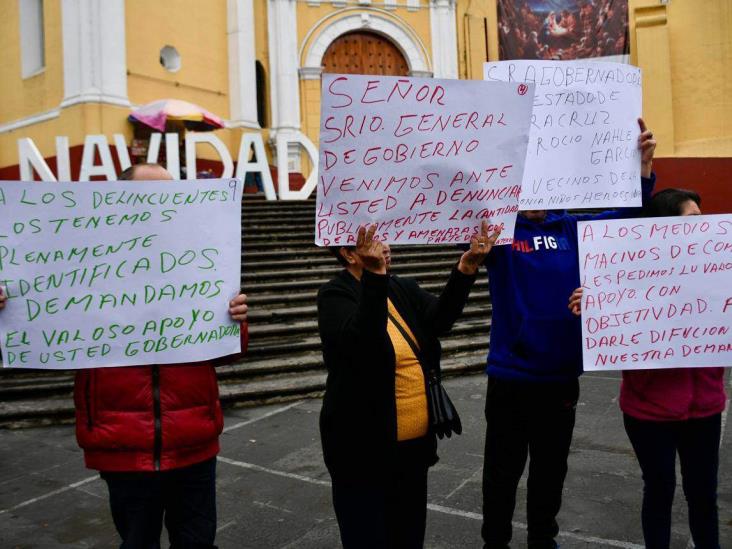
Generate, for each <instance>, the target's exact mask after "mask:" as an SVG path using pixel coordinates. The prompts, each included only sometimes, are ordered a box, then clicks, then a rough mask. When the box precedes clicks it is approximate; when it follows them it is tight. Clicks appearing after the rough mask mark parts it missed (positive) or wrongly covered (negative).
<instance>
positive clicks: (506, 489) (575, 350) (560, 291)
mask: <svg viewBox="0 0 732 549" xmlns="http://www.w3.org/2000/svg"><path fill="white" fill-rule="evenodd" d="M638 123H639V125H640V130H641V133H640V137H639V138H638V147H639V148H640V151H641V183H642V188H643V197H644V199H645V198H646V197H649V196H650V193H651V191H652V189H653V185H654V177H653V174H652V172H651V166H652V160H653V152H654V150H655V147H656V141H655V140H654V139H653V134H652V133H651V132H650V131H649V130H648V129H647V128H646V126H645V123H644V122H643V120H641V119H639V121H638ZM632 213H633V210H612V211H607V212H603V213H601V214H598V215H594V216H590V215H585V216H574V215H569V214H567V213H566V212H564V211H559V212H554V211H549V212H548V211H546V210H531V211H523V212H519V216H518V218H517V220H516V231H515V234H514V240H513V244H512V245H510V246H498V247H496V248H494V249H493V250H492V251H491V253H490V254H489V255H488V257H487V258H486V261H485V265H486V268H487V270H488V277H489V284H490V294H491V299H492V302H493V320H492V323H491V335H490V352H489V354H488V360H487V369H486V372H487V374H488V389H487V395H486V404H485V417H486V421H487V428H486V439H485V453H484V465H483V527H482V536H483V540H484V542H485V547H486V548H489V549H494V548H495V549H498V548H500V549H505V548H507V547H508V544H509V542H510V541H511V538H512V526H511V519H512V517H513V511H514V508H515V506H516V489H517V487H518V482H519V480H520V478H521V475H522V474H523V470H524V467H525V465H526V461H527V458H528V459H529V461H530V462H529V477H528V490H527V491H528V493H527V521H528V546H529V547H530V548H531V549H545V548H547V549H553V548H554V547H556V542H555V541H554V538H555V537H556V535H557V534H558V532H559V526H558V524H557V521H556V516H557V514H558V513H559V509H560V507H561V502H562V489H563V486H564V479H565V477H566V474H567V457H568V455H569V447H570V444H571V441H572V432H573V430H574V422H575V409H576V405H577V400H578V398H579V382H578V377H579V376H580V375H581V374H582V347H581V335H580V334H581V326H580V323H579V319H577V318H575V317H573V315H572V314H571V313H570V312H569V311H568V310H567V307H566V299H567V298H566V296H567V295H569V294H570V293H571V292H572V290H574V288H576V287H577V286H578V285H579V256H578V244H577V222H578V221H579V220H583V219H598V218H604V219H608V218H613V217H621V216H622V217H629V216H631V215H632Z"/></svg>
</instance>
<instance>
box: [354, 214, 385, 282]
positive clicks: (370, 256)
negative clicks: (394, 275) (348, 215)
mask: <svg viewBox="0 0 732 549" xmlns="http://www.w3.org/2000/svg"><path fill="white" fill-rule="evenodd" d="M374 233H376V225H371V226H370V227H369V228H368V229H366V227H360V228H359V229H358V236H357V237H356V249H355V250H354V251H353V253H355V254H356V255H357V256H358V257H359V258H360V259H361V263H363V268H364V269H366V270H368V271H371V272H373V273H377V274H386V259H385V258H384V249H383V245H382V244H381V242H379V241H378V240H376V239H375V238H374Z"/></svg>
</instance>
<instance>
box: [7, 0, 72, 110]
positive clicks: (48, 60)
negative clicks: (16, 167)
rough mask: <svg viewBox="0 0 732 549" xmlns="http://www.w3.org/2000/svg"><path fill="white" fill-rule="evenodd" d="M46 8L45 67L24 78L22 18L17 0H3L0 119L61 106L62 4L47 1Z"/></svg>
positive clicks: (44, 29)
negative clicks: (21, 51) (21, 36)
mask: <svg viewBox="0 0 732 549" xmlns="http://www.w3.org/2000/svg"><path fill="white" fill-rule="evenodd" d="M43 10H44V21H43V31H44V55H45V64H46V66H45V69H44V70H43V71H42V72H40V73H38V74H36V75H35V76H31V77H29V78H22V77H21V65H20V21H19V17H20V14H19V8H18V1H17V0H0V14H1V16H0V51H2V52H3V53H2V60H3V62H2V63H0V90H1V92H2V93H0V97H1V98H2V100H1V101H0V121H1V122H10V121H13V120H18V119H20V118H25V117H28V116H32V115H35V114H39V113H42V112H46V111H49V110H52V109H55V108H58V106H59V103H61V100H62V99H63V78H64V77H63V49H62V47H61V24H60V22H61V13H60V12H61V7H60V4H59V1H58V0H46V1H45V2H44V3H43Z"/></svg>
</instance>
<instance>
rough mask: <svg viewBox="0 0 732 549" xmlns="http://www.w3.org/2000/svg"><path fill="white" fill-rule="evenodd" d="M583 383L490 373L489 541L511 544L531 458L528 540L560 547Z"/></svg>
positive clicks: (487, 441) (486, 487)
mask: <svg viewBox="0 0 732 549" xmlns="http://www.w3.org/2000/svg"><path fill="white" fill-rule="evenodd" d="M578 397H579V383H578V382H577V380H573V381H571V382H568V383H526V382H518V381H507V380H502V379H496V378H489V380H488V393H487V396H486V403H485V417H486V421H487V428H486V436H485V454H484V462H483V528H482V534H483V540H484V542H485V547H487V548H490V549H493V548H501V549H503V548H506V547H508V544H509V542H510V541H511V537H512V528H511V519H512V518H513V511H514V508H515V507H516V488H517V487H518V483H519V480H520V479H521V475H522V474H523V471H524V467H525V465H526V459H527V457H529V458H530V459H529V478H528V486H527V491H528V493H527V497H526V499H527V501H526V511H527V522H528V545H529V548H531V549H540V548H541V549H543V548H545V547H546V548H553V547H555V542H554V538H555V537H556V535H557V534H558V533H559V526H558V525H557V521H556V516H557V513H559V509H560V507H561V505H562V488H563V486H564V478H565V476H566V475H567V457H568V455H569V446H570V444H571V442H572V431H573V429H574V419H575V410H576V406H577V399H578Z"/></svg>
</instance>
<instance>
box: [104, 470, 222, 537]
mask: <svg viewBox="0 0 732 549" xmlns="http://www.w3.org/2000/svg"><path fill="white" fill-rule="evenodd" d="M102 478H103V479H104V480H105V481H106V482H107V486H108V488H109V503H110V505H111V508H112V519H113V520H114V525H115V526H116V528H117V532H119V535H120V537H121V538H122V545H121V546H120V548H121V549H158V548H159V547H160V532H161V531H162V528H163V520H165V527H166V528H167V530H168V537H169V539H170V546H171V547H172V548H173V549H211V548H215V547H216V546H215V545H214V544H213V542H214V538H215V537H216V458H212V459H210V460H207V461H204V462H202V463H197V464H195V465H191V466H189V467H183V468H181V469H173V470H171V471H164V472H159V473H104V472H103V473H102Z"/></svg>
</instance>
